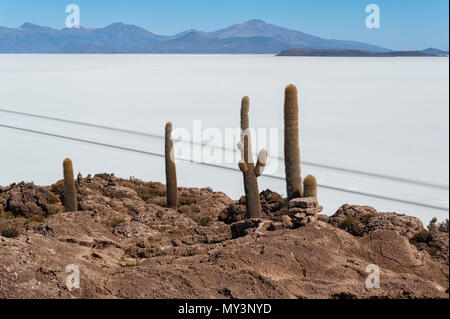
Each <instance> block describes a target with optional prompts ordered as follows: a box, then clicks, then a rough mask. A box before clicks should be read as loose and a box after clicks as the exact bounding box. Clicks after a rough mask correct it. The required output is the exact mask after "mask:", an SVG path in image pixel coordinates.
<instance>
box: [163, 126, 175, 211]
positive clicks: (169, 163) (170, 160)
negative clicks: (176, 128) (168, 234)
mask: <svg viewBox="0 0 450 319" xmlns="http://www.w3.org/2000/svg"><path fill="white" fill-rule="evenodd" d="M165 155H166V188H167V192H166V196H167V206H169V207H172V208H175V209H176V208H177V203H178V188H177V171H176V169H175V156H174V150H173V140H172V123H170V122H168V123H166V145H165Z"/></svg>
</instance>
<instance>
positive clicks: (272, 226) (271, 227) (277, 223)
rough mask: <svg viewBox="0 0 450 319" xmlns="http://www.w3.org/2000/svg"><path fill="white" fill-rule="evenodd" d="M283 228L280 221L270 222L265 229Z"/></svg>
mask: <svg viewBox="0 0 450 319" xmlns="http://www.w3.org/2000/svg"><path fill="white" fill-rule="evenodd" d="M282 228H283V223H281V222H271V223H270V225H269V227H267V230H270V231H274V230H279V229H282Z"/></svg>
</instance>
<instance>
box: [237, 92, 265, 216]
mask: <svg viewBox="0 0 450 319" xmlns="http://www.w3.org/2000/svg"><path fill="white" fill-rule="evenodd" d="M249 109H250V101H249V98H248V97H247V96H245V97H243V98H242V102H241V142H239V143H238V148H239V150H240V151H241V155H242V159H241V160H240V161H239V169H240V170H241V172H242V174H243V176H244V190H245V200H246V206H247V218H258V217H261V202H260V200H259V190H258V180H257V177H258V176H260V175H261V174H262V173H263V171H264V167H265V166H266V162H267V151H266V150H261V151H260V152H259V155H258V162H257V164H256V166H255V164H254V162H253V156H252V144H251V136H250V124H249V122H250V120H249V117H248V112H249Z"/></svg>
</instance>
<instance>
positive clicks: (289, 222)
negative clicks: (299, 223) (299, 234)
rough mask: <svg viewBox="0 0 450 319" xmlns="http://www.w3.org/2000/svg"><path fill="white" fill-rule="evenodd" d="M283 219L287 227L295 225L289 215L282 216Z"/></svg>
mask: <svg viewBox="0 0 450 319" xmlns="http://www.w3.org/2000/svg"><path fill="white" fill-rule="evenodd" d="M281 220H282V222H283V226H284V227H286V228H292V227H294V224H293V223H292V219H291V217H289V216H288V215H283V216H281Z"/></svg>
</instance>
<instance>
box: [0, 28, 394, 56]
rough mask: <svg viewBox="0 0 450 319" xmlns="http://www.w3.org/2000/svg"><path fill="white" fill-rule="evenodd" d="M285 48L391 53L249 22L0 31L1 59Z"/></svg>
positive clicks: (6, 29) (380, 48)
mask: <svg viewBox="0 0 450 319" xmlns="http://www.w3.org/2000/svg"><path fill="white" fill-rule="evenodd" d="M288 48H304V49H327V50H361V51H367V52H390V51H391V50H389V49H386V48H382V47H379V46H376V45H371V44H368V43H363V42H355V41H346V40H334V39H324V38H320V37H316V36H313V35H310V34H306V33H303V32H300V31H295V30H290V29H287V28H282V27H278V26H275V25H272V24H268V23H265V22H264V21H261V20H249V21H247V22H245V23H242V24H236V25H233V26H230V27H228V28H225V29H221V30H217V31H214V32H202V31H197V30H189V31H185V32H181V33H179V34H176V35H173V36H162V35H157V34H154V33H151V32H149V31H147V30H145V29H143V28H140V27H138V26H135V25H126V24H123V23H114V24H111V25H108V26H106V27H104V28H98V29H91V28H84V27H81V28H79V29H62V30H56V29H52V28H49V27H43V26H39V25H36V24H32V23H25V24H23V25H22V26H20V27H18V28H6V27H0V53H236V54H237V53H254V54H258V53H273V54H275V53H279V52H280V51H283V50H285V49H288Z"/></svg>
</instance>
